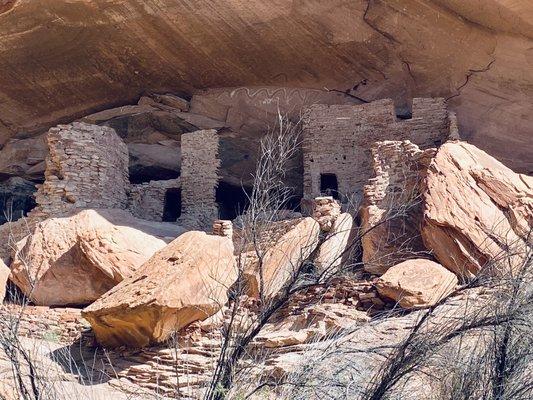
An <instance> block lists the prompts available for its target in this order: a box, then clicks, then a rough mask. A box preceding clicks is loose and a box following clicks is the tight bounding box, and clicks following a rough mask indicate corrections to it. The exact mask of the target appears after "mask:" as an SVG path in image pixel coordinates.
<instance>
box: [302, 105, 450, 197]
mask: <svg viewBox="0 0 533 400" xmlns="http://www.w3.org/2000/svg"><path fill="white" fill-rule="evenodd" d="M449 125H450V118H449V115H448V111H447V109H446V102H445V100H444V99H442V98H425V99H419V98H415V99H413V107H412V118H410V119H406V120H402V119H398V118H397V117H396V115H395V111H394V103H393V102H392V100H390V99H385V100H379V101H375V102H372V103H368V104H362V105H332V106H329V105H320V104H317V105H312V106H310V107H309V108H308V109H307V110H306V112H305V115H304V127H303V130H304V141H303V153H304V197H305V198H307V199H312V198H314V197H318V196H320V195H321V190H320V176H321V174H323V173H330V174H335V175H336V177H337V180H338V191H339V193H340V194H341V195H342V196H341V197H343V198H342V199H341V200H342V201H343V202H347V200H348V198H349V197H351V196H355V197H356V200H359V199H360V197H361V195H362V190H363V186H364V185H365V184H366V182H367V180H368V179H369V178H370V177H371V176H372V157H371V151H370V149H371V147H372V145H373V143H375V142H377V141H381V140H411V141H412V142H413V143H415V144H417V145H419V146H420V147H421V148H422V149H426V148H429V147H434V146H438V145H439V144H440V143H442V142H444V141H446V140H447V138H448V136H449V132H450V127H449Z"/></svg>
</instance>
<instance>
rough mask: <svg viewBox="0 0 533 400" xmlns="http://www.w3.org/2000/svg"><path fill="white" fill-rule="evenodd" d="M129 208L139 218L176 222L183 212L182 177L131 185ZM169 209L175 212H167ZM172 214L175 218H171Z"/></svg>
mask: <svg viewBox="0 0 533 400" xmlns="http://www.w3.org/2000/svg"><path fill="white" fill-rule="evenodd" d="M169 194H172V195H170V196H169ZM169 202H172V203H173V204H169ZM176 203H178V204H176ZM128 208H129V210H130V211H131V213H132V214H133V215H134V216H136V217H137V218H142V219H146V220H150V221H167V222H175V221H176V220H177V218H178V217H179V214H180V213H181V180H180V178H177V179H169V180H164V181H150V182H145V183H140V184H136V185H131V188H130V197H129V206H128ZM169 209H172V210H175V213H169V212H167V211H168V210H169ZM171 214H174V215H175V218H171Z"/></svg>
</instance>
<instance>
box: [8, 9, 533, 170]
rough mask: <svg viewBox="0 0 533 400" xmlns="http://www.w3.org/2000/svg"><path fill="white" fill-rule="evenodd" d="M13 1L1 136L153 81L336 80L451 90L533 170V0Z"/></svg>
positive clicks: (188, 89) (411, 90) (380, 94)
mask: <svg viewBox="0 0 533 400" xmlns="http://www.w3.org/2000/svg"><path fill="white" fill-rule="evenodd" d="M1 4H2V5H1V6H0V88H1V89H0V103H1V104H2V109H1V111H0V145H1V144H2V143H4V142H5V141H6V140H7V139H8V138H9V137H13V136H14V135H16V134H19V133H20V134H22V133H26V132H35V131H37V130H40V129H42V128H44V127H48V126H50V125H52V124H55V123H57V122H58V121H60V120H62V121H64V120H72V119H73V118H75V117H79V116H82V115H86V114H88V113H90V112H91V111H96V110H102V109H105V108H109V107H111V106H113V105H121V104H127V103H130V104H131V103H133V102H135V101H136V100H137V99H138V98H139V97H140V95H141V94H142V93H143V92H145V91H150V90H153V91H157V92H160V93H166V92H175V93H186V94H192V93H193V92H196V91H197V90H198V89H209V88H215V87H238V86H275V87H278V88H279V87H289V88H291V87H300V88H313V89H317V90H319V91H321V92H323V93H324V92H326V89H324V88H327V89H334V90H340V91H341V92H345V91H348V93H349V94H351V95H353V96H356V97H359V98H361V99H364V100H375V99H379V98H386V97H393V98H394V99H395V100H397V102H398V104H399V105H400V107H404V108H405V107H406V106H407V104H408V102H409V99H411V98H412V97H415V96H421V95H422V96H444V97H448V98H450V102H451V105H452V108H453V109H454V110H455V111H457V114H458V119H459V126H460V128H461V132H462V133H463V134H464V135H465V136H466V137H467V138H468V139H470V140H472V142H473V143H475V144H478V145H479V146H480V147H481V148H483V149H485V150H488V151H489V152H490V153H491V154H494V155H495V156H496V157H497V158H499V159H501V160H502V161H504V162H506V163H507V164H509V165H510V166H512V167H513V168H514V169H516V170H518V171H521V172H525V171H530V170H532V169H533V168H532V161H531V158H530V157H528V155H529V154H530V153H531V151H532V148H531V141H530V140H529V139H530V134H531V123H532V118H533V113H532V112H531V110H532V106H531V104H532V103H531V85H532V83H533V70H532V69H531V61H532V59H533V53H532V50H531V49H532V38H533V24H532V23H531V16H532V14H533V3H531V1H529V0H516V1H508V0H489V1H487V0H471V1H468V2H465V1H461V0H424V1H414V0H407V1H398V0H382V1H367V0H349V1H346V0H331V1H327V2H317V1H299V2H287V1H284V0H275V1H273V2H269V3H268V4H267V3H265V2H264V1H262V0H250V1H246V2H235V1H230V0H215V1H210V2H198V1H196V0H164V1H159V2H153V1H150V2H144V1H138V0H120V1H119V0H87V1H76V2H72V1H67V0H42V1H26V0H20V1H6V0H4V1H3V2H2V3H1ZM326 94H327V93H326ZM336 94H338V95H339V97H340V98H341V99H342V98H344V97H346V96H345V95H344V94H342V93H340V94H339V93H336ZM296 95H298V94H296ZM267 97H269V98H271V102H272V103H275V102H276V100H275V98H276V96H272V94H269V95H268V96H267ZM351 99H352V100H354V101H356V99H355V98H351ZM262 100H265V99H262ZM266 100H268V98H267V99H266ZM239 101H240V100H239ZM341 101H343V100H341ZM289 103H290V104H293V105H294V104H300V103H301V100H300V99H298V100H297V101H295V102H292V101H291V102H289ZM193 108H194V107H193ZM230 119H231V118H230ZM233 120H235V118H233ZM504 128H505V129H504ZM507 132H512V134H510V133H507Z"/></svg>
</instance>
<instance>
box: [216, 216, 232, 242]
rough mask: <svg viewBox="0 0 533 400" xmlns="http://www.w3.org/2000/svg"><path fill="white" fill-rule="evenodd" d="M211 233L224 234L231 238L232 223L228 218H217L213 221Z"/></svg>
mask: <svg viewBox="0 0 533 400" xmlns="http://www.w3.org/2000/svg"><path fill="white" fill-rule="evenodd" d="M213 235H216V236H224V237H227V238H230V239H232V240H233V223H232V222H231V221H228V220H223V219H217V220H216V221H215V222H213Z"/></svg>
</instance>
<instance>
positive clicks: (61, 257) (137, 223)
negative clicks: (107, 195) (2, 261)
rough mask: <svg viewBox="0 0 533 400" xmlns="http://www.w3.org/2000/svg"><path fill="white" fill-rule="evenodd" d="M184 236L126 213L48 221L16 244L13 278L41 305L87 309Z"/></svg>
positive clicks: (87, 212) (85, 213) (88, 213)
mask: <svg viewBox="0 0 533 400" xmlns="http://www.w3.org/2000/svg"><path fill="white" fill-rule="evenodd" d="M182 232H183V229H182V228H180V227H178V226H175V225H171V224H162V223H150V222H147V221H142V220H138V219H136V218H134V217H132V216H131V215H130V214H129V213H127V212H125V211H122V210H84V211H81V212H79V213H77V214H75V215H72V216H69V217H64V218H50V219H47V220H45V221H43V222H40V223H39V224H37V225H36V227H35V228H34V229H33V231H32V232H31V234H30V235H29V236H26V237H25V238H24V239H22V240H21V241H20V242H18V243H17V245H16V252H15V255H14V257H13V262H12V263H11V277H10V279H11V280H12V281H13V282H14V283H15V284H16V285H17V286H18V287H19V288H20V289H21V290H22V291H23V292H24V294H25V295H26V296H28V298H29V299H30V300H31V301H32V302H33V303H35V304H37V305H45V306H64V305H87V304H89V303H91V302H93V301H94V300H96V299H97V298H99V297H100V296H101V295H103V294H104V293H105V292H107V291H108V290H109V289H111V288H112V287H114V286H115V285H117V284H118V283H119V282H121V281H122V280H123V279H125V278H127V277H129V276H130V275H131V274H132V273H133V272H134V271H135V270H136V269H137V268H139V267H140V266H141V265H142V264H143V263H144V262H145V261H146V260H148V259H149V258H150V257H151V256H152V254H154V253H155V252H156V251H157V250H159V249H161V248H163V247H165V245H166V241H165V240H168V238H169V237H172V238H174V237H176V236H178V235H179V234H180V233H182Z"/></svg>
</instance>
